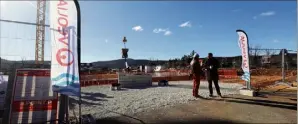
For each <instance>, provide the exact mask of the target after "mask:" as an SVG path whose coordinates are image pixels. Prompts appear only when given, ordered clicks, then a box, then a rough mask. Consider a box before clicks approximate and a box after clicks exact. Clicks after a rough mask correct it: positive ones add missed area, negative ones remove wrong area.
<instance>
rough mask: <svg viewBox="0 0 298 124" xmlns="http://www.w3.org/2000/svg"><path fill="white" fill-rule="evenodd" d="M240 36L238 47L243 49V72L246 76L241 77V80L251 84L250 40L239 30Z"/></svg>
mask: <svg viewBox="0 0 298 124" xmlns="http://www.w3.org/2000/svg"><path fill="white" fill-rule="evenodd" d="M237 33H238V35H239V40H238V45H239V47H240V49H241V54H242V70H243V72H244V74H243V75H242V76H241V79H242V80H244V81H247V82H250V70H249V55H248V52H249V51H248V39H247V35H246V34H245V33H244V31H241V30H237Z"/></svg>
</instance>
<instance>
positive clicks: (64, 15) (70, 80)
mask: <svg viewBox="0 0 298 124" xmlns="http://www.w3.org/2000/svg"><path fill="white" fill-rule="evenodd" d="M77 18H78V17H77V9H76V6H75V3H74V1H71V0H59V1H58V0H51V1H50V27H51V43H52V63H51V80H52V86H53V91H55V92H58V93H61V94H65V95H72V96H79V94H80V92H79V91H80V79H79V61H78V50H77V47H78V44H77V35H76V32H77V23H78V22H77Z"/></svg>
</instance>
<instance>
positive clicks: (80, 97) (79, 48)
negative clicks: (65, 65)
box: [74, 0, 82, 124]
mask: <svg viewBox="0 0 298 124" xmlns="http://www.w3.org/2000/svg"><path fill="white" fill-rule="evenodd" d="M74 3H75V5H76V9H77V26H78V27H77V28H78V30H77V32H78V33H77V44H78V64H79V68H78V69H79V79H81V9H80V5H79V1H78V0H74ZM80 85H81V82H80ZM79 90H80V94H79V124H82V118H81V116H82V108H81V104H82V96H81V86H80V89H79Z"/></svg>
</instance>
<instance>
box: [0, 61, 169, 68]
mask: <svg viewBox="0 0 298 124" xmlns="http://www.w3.org/2000/svg"><path fill="white" fill-rule="evenodd" d="M160 62H161V63H165V62H166V61H165V60H160ZM34 63H35V61H34V60H27V61H9V60H5V59H1V68H2V69H5V70H6V69H9V68H11V66H17V67H22V66H24V67H25V68H26V67H34V65H35V64H34ZM44 63H45V65H46V66H45V67H46V68H49V67H50V61H45V62H44ZM127 63H128V65H129V66H140V65H148V64H149V63H150V60H145V59H139V60H135V59H127ZM92 64H93V66H94V67H95V68H125V60H124V59H118V60H110V61H97V62H92Z"/></svg>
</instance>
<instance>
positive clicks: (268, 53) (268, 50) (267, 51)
mask: <svg viewBox="0 0 298 124" xmlns="http://www.w3.org/2000/svg"><path fill="white" fill-rule="evenodd" d="M275 54H276V51H275V50H270V49H266V50H265V55H266V56H272V55H275Z"/></svg>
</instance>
